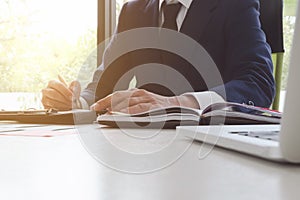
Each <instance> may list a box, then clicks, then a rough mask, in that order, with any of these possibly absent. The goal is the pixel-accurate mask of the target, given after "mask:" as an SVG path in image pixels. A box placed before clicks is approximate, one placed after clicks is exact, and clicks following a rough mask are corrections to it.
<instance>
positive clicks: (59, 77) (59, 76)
mask: <svg viewBox="0 0 300 200" xmlns="http://www.w3.org/2000/svg"><path fill="white" fill-rule="evenodd" d="M58 80H59V81H60V82H62V83H63V84H64V85H65V86H66V87H68V84H67V82H66V81H65V79H64V78H63V77H62V76H61V75H59V74H58Z"/></svg>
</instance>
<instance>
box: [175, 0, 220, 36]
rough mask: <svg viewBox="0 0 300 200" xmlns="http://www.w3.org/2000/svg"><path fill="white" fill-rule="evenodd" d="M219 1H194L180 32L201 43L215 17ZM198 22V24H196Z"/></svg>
mask: <svg viewBox="0 0 300 200" xmlns="http://www.w3.org/2000/svg"><path fill="white" fill-rule="evenodd" d="M218 1H219V0H194V1H193V2H192V4H191V6H190V8H189V11H188V13H187V15H186V17H185V20H184V22H183V24H182V27H181V30H180V32H182V33H184V34H186V35H188V36H190V37H192V38H193V39H194V40H196V41H199V39H200V37H201V35H202V33H203V30H205V27H206V26H207V24H208V22H209V20H210V18H211V17H212V16H213V13H214V10H215V9H216V7H217V3H218ZM195 22H196V23H195Z"/></svg>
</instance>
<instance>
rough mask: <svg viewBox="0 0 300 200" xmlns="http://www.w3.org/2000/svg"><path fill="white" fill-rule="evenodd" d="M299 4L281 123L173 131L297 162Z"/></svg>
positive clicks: (299, 159) (299, 132)
mask: <svg viewBox="0 0 300 200" xmlns="http://www.w3.org/2000/svg"><path fill="white" fill-rule="evenodd" d="M299 7H300V4H299V2H298V5H297V8H298V12H297V16H296V23H295V33H294V39H293V46H292V52H291V54H292V55H291V60H290V67H289V76H288V83H287V92H286V98H285V105H284V111H283V117H282V121H281V124H280V125H219V126H178V127H176V131H177V133H179V134H184V135H186V136H187V137H190V138H193V139H195V140H197V141H201V142H204V144H210V145H211V146H212V147H213V146H220V147H224V148H227V149H231V150H235V151H239V152H242V153H247V154H250V155H254V156H258V157H261V158H265V159H269V160H273V161H278V162H290V163H300V103H299V100H300V92H299V85H300V56H299V55H298V54H299V53H300V37H299V36H300V8H299Z"/></svg>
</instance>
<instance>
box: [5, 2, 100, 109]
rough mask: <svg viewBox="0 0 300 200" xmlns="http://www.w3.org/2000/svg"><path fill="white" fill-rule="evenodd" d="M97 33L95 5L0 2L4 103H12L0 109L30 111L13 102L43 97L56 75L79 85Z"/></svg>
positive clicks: (24, 106)
mask: <svg viewBox="0 0 300 200" xmlns="http://www.w3.org/2000/svg"><path fill="white" fill-rule="evenodd" d="M96 31H97V0H76V1H67V0H51V1H40V0H2V1H0V73H1V79H0V95H2V97H3V98H0V99H2V101H3V99H5V98H4V96H8V97H9V100H5V101H7V103H5V102H0V103H1V105H0V109H5V108H6V107H9V105H12V104H14V103H15V104H14V105H12V106H14V108H15V109H16V108H17V109H18V106H19V108H26V107H28V106H29V105H27V104H28V102H29V101H26V102H27V103H26V105H25V104H24V105H21V104H20V105H19V104H18V106H17V107H16V102H15V101H17V102H20V101H22V99H26V100H28V98H31V97H30V96H31V95H33V94H32V93H37V94H38V93H40V91H41V89H42V88H44V87H45V86H46V85H47V82H48V81H49V80H51V79H57V75H58V74H61V75H62V76H64V77H65V79H66V80H67V81H71V80H73V79H76V78H77V76H78V72H79V70H80V68H81V66H82V64H83V63H84V62H85V61H86V58H87V57H88V55H89V54H90V52H91V51H92V50H93V49H95V47H96V38H97V32H96ZM95 67H96V65H95ZM26 93H30V95H27V94H26ZM26 95H27V96H26ZM32 98H33V101H39V97H37V96H34V95H33V97H32ZM13 102H14V103H13ZM35 103H39V102H35ZM29 104H30V103H29Z"/></svg>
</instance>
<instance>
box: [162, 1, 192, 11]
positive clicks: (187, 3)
mask: <svg viewBox="0 0 300 200" xmlns="http://www.w3.org/2000/svg"><path fill="white" fill-rule="evenodd" d="M164 1H166V2H167V3H168V4H169V3H178V2H180V3H181V4H182V5H183V6H184V7H186V8H187V9H189V8H190V5H191V4H192V1H193V0H159V10H160V8H161V5H162V3H163V2H164Z"/></svg>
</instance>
